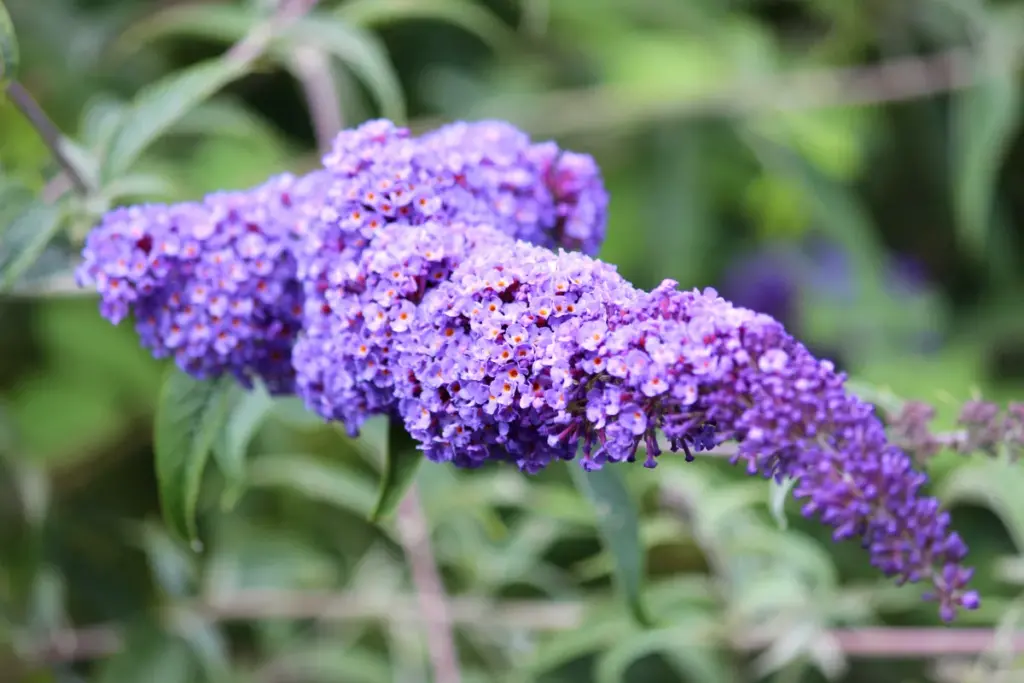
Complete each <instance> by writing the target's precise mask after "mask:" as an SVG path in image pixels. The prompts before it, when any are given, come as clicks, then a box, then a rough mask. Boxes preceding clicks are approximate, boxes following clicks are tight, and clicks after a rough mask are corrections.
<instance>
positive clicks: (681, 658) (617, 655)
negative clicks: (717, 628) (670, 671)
mask: <svg viewBox="0 0 1024 683" xmlns="http://www.w3.org/2000/svg"><path fill="white" fill-rule="evenodd" d="M678 622H679V623H677V624H674V625H673V626H672V628H666V629H658V630H654V631H644V632H640V633H635V634H632V635H629V636H626V637H624V638H622V639H621V640H620V641H619V642H618V643H616V644H615V645H613V646H612V647H610V648H608V649H607V650H605V651H604V652H603V653H602V654H601V656H600V657H599V658H598V660H597V663H596V664H595V667H594V673H595V678H594V680H595V681H596V683H621V682H622V681H626V680H629V679H628V678H627V676H626V674H627V673H628V671H629V668H630V667H631V666H632V665H633V664H635V663H636V662H638V661H640V660H641V659H643V658H645V657H648V656H650V655H655V654H660V655H662V656H663V657H664V658H665V660H666V661H667V662H668V663H669V664H670V665H671V666H672V668H674V669H675V670H676V671H677V673H678V674H679V675H680V676H682V677H683V678H684V679H685V680H688V681H700V682H701V683H719V682H721V683H725V682H726V681H730V680H732V675H733V672H732V671H731V670H730V668H729V666H728V665H727V664H726V662H724V661H723V660H722V657H721V656H720V655H719V654H718V653H717V652H716V651H715V650H714V649H712V648H708V647H706V643H707V639H708V636H709V634H710V632H711V627H712V626H713V625H714V622H713V620H712V619H710V618H708V617H704V618H701V617H700V616H695V615H692V614H690V615H686V616H685V617H683V618H682V619H679V620H678ZM702 644H704V645H705V647H701V645H702Z"/></svg>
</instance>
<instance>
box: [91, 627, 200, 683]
mask: <svg viewBox="0 0 1024 683" xmlns="http://www.w3.org/2000/svg"><path fill="white" fill-rule="evenodd" d="M195 673H196V672H195V661H194V659H193V658H192V655H191V653H190V652H189V648H188V646H187V645H186V644H185V643H183V642H182V641H181V640H180V639H178V638H175V637H173V636H171V635H169V634H166V633H164V632H162V631H159V630H157V629H156V628H154V627H152V626H149V625H142V626H137V627H136V628H133V629H130V630H129V632H128V637H127V642H126V643H125V647H124V648H123V649H122V650H121V652H120V653H118V654H117V655H115V656H113V657H111V658H109V659H106V660H104V661H103V662H101V663H100V665H99V667H98V670H97V672H96V674H94V677H93V678H92V680H94V681H96V683H125V681H146V683H189V682H190V681H194V680H195V678H194V674H195Z"/></svg>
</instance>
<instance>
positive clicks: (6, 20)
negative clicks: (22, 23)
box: [0, 0, 18, 87]
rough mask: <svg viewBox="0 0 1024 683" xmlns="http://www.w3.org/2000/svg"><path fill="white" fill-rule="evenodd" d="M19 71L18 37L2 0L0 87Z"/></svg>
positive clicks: (0, 1) (0, 14)
mask: <svg viewBox="0 0 1024 683" xmlns="http://www.w3.org/2000/svg"><path fill="white" fill-rule="evenodd" d="M17 73H18V38H17V36H16V35H15V33H14V23H13V22H12V21H11V17H10V15H9V14H8V13H7V8H6V7H4V3H3V2H2V0H0V87H2V86H3V85H4V83H5V82H7V81H9V80H13V79H14V78H16V76H17Z"/></svg>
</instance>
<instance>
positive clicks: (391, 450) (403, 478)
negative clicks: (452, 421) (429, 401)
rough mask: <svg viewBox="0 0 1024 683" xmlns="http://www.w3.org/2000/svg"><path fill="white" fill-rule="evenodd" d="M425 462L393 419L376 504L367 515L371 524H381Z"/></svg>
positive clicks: (402, 427) (395, 506)
mask: <svg viewBox="0 0 1024 683" xmlns="http://www.w3.org/2000/svg"><path fill="white" fill-rule="evenodd" d="M425 459H426V458H424V457H423V452H422V451H420V450H419V449H417V448H416V447H415V445H414V444H413V442H412V440H411V439H410V438H409V437H408V435H407V434H406V433H405V428H404V426H403V425H402V423H401V422H400V421H398V420H393V421H392V423H391V425H390V428H389V430H388V449H387V453H386V460H385V465H384V473H383V475H382V476H381V482H380V490H379V491H378V493H377V503H376V504H375V505H374V507H373V512H372V513H371V514H370V519H371V520H372V521H374V522H380V521H382V520H383V519H384V518H386V517H389V516H390V515H391V514H392V513H393V512H394V511H395V510H396V509H397V508H398V504H399V503H401V502H402V498H404V497H405V494H406V492H407V491H408V490H409V487H410V486H412V484H413V481H414V480H415V479H416V473H417V472H419V469H420V465H422V464H423V461H424V460H425Z"/></svg>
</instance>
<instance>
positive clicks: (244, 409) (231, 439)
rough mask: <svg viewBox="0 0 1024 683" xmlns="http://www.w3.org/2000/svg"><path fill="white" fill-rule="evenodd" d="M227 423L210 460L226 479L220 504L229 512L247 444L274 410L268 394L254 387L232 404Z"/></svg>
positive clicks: (241, 479) (241, 480)
mask: <svg viewBox="0 0 1024 683" xmlns="http://www.w3.org/2000/svg"><path fill="white" fill-rule="evenodd" d="M233 404H234V405H233V407H232V409H231V414H230V415H229V416H228V420H227V424H225V425H224V429H222V430H221V431H220V434H219V436H218V438H217V440H216V441H215V442H214V445H213V458H214V460H215V461H216V462H217V465H218V467H220V470H221V472H223V474H224V478H225V479H226V480H227V483H226V485H225V489H224V497H223V498H222V500H221V502H222V505H223V507H224V508H225V509H231V508H232V507H234V505H235V503H236V502H238V498H239V496H240V495H241V493H242V490H243V488H244V485H245V456H246V454H247V453H248V449H249V444H250V442H252V438H253V437H254V436H255V435H256V432H257V431H258V430H259V428H260V426H261V425H262V424H263V421H264V419H266V417H267V416H268V415H269V414H270V411H271V409H272V408H273V407H274V401H273V399H272V398H271V397H270V395H269V394H268V393H267V391H266V390H265V389H264V388H263V387H261V386H257V387H255V388H253V389H252V390H251V391H247V392H245V393H244V394H242V396H241V397H240V398H239V399H238V400H237V401H234V402H233Z"/></svg>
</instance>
